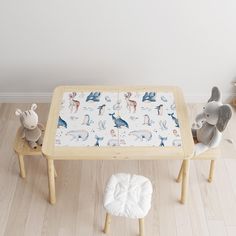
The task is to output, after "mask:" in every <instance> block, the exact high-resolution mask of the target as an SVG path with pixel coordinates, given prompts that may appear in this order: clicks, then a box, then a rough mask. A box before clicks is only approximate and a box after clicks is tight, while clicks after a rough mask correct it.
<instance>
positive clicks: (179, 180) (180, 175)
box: [176, 162, 184, 183]
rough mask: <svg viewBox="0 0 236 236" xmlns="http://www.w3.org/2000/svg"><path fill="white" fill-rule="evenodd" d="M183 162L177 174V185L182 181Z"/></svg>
mask: <svg viewBox="0 0 236 236" xmlns="http://www.w3.org/2000/svg"><path fill="white" fill-rule="evenodd" d="M183 164H184V163H183V162H182V164H181V167H180V170H179V174H178V177H177V179H176V182H177V183H180V182H181V181H182V177H183Z"/></svg>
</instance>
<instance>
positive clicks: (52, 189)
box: [47, 159, 56, 205]
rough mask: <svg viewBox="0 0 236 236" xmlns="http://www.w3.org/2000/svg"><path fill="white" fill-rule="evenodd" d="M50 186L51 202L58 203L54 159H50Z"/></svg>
mask: <svg viewBox="0 0 236 236" xmlns="http://www.w3.org/2000/svg"><path fill="white" fill-rule="evenodd" d="M47 162H48V186H49V197H50V203H51V204H53V205H54V204H55V203H56V191H55V176H54V171H55V168H54V162H53V160H50V159H48V160H47Z"/></svg>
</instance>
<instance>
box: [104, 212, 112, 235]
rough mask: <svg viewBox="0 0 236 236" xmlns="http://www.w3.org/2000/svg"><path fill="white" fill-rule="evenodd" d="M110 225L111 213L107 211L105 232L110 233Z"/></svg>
mask: <svg viewBox="0 0 236 236" xmlns="http://www.w3.org/2000/svg"><path fill="white" fill-rule="evenodd" d="M110 225H111V215H110V214H108V213H106V220H105V226H104V230H103V232H104V233H105V234H107V233H109V231H110Z"/></svg>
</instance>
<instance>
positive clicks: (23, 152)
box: [14, 127, 57, 178]
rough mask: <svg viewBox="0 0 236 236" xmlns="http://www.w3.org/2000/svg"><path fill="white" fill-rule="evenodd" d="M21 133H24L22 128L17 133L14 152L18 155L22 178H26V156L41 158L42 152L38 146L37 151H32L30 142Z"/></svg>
mask: <svg viewBox="0 0 236 236" xmlns="http://www.w3.org/2000/svg"><path fill="white" fill-rule="evenodd" d="M21 131H22V128H21V127H20V128H19V129H18V130H17V133H16V137H15V141H14V150H15V152H16V153H17V155H18V160H19V167H20V176H21V177H22V178H25V177H26V173H25V164H24V156H41V155H42V151H41V147H40V146H37V148H36V149H32V148H31V147H30V146H29V145H28V142H27V141H26V140H25V139H24V138H21ZM42 132H44V130H42ZM54 171H55V176H57V174H56V170H55V169H54Z"/></svg>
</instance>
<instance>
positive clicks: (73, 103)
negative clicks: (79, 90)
mask: <svg viewBox="0 0 236 236" xmlns="http://www.w3.org/2000/svg"><path fill="white" fill-rule="evenodd" d="M76 95H77V94H76V92H72V93H70V94H69V99H70V105H69V108H70V111H71V113H72V112H73V110H74V108H75V111H74V112H75V113H76V112H77V111H78V109H79V106H80V101H78V100H76V99H75V97H76Z"/></svg>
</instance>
